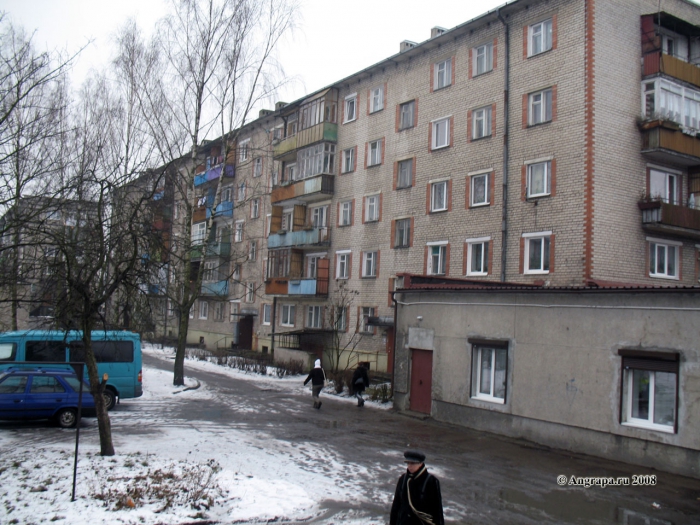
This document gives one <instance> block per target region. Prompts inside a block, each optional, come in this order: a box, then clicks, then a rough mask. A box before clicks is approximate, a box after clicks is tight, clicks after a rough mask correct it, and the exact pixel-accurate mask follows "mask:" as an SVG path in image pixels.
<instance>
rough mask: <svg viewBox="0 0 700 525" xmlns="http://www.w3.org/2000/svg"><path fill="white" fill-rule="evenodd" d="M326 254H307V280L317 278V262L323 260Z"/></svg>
mask: <svg viewBox="0 0 700 525" xmlns="http://www.w3.org/2000/svg"><path fill="white" fill-rule="evenodd" d="M327 255H328V254H327V253H326V252H323V253H309V254H307V255H306V277H307V278H309V279H316V278H318V261H320V260H321V259H325V258H326V256H327Z"/></svg>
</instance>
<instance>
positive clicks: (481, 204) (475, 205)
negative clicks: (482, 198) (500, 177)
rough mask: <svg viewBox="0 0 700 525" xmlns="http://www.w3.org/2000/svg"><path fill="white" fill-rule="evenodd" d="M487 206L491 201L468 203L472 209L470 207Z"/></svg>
mask: <svg viewBox="0 0 700 525" xmlns="http://www.w3.org/2000/svg"><path fill="white" fill-rule="evenodd" d="M489 206H491V203H490V202H480V203H478V204H470V205H469V209H472V208H488V207H489Z"/></svg>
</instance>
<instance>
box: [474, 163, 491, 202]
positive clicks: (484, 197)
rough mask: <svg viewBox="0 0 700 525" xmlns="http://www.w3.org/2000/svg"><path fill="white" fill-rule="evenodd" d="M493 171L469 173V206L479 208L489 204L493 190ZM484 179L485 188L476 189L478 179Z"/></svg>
mask: <svg viewBox="0 0 700 525" xmlns="http://www.w3.org/2000/svg"><path fill="white" fill-rule="evenodd" d="M491 173H492V171H491V170H489V171H483V172H479V173H473V174H470V175H469V206H470V207H471V208H478V207H479V206H489V205H490V204H491V199H490V198H489V193H490V191H491V185H490V182H491ZM479 180H483V181H484V189H483V191H481V192H477V191H476V187H477V181H479Z"/></svg>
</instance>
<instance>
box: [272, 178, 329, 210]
mask: <svg viewBox="0 0 700 525" xmlns="http://www.w3.org/2000/svg"><path fill="white" fill-rule="evenodd" d="M333 187H334V178H333V175H316V176H315V177H309V178H308V179H303V180H300V181H296V182H294V183H292V184H289V185H287V186H280V187H277V188H275V189H273V190H272V194H271V195H270V201H271V202H272V203H275V202H282V201H286V200H290V199H299V200H301V201H307V202H311V201H314V200H317V199H320V198H324V196H325V195H333Z"/></svg>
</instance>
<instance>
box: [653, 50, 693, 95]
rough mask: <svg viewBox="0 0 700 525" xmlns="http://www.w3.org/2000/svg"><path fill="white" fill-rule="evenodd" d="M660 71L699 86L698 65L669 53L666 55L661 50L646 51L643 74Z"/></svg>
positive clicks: (654, 73)
mask: <svg viewBox="0 0 700 525" xmlns="http://www.w3.org/2000/svg"><path fill="white" fill-rule="evenodd" d="M659 73H662V74H664V75H668V76H669V77H673V78H677V79H679V80H684V81H685V82H689V83H690V84H693V85H695V86H699V87H700V67H698V66H696V65H695V64H690V63H689V62H685V61H683V60H681V59H679V58H676V57H674V56H671V55H666V54H664V53H662V52H661V51H655V52H653V53H647V54H646V55H644V71H643V75H644V76H645V77H646V76H649V75H656V74H659Z"/></svg>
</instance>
